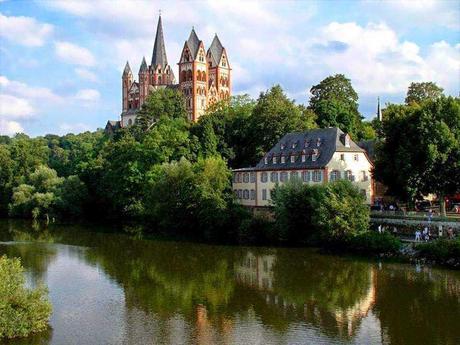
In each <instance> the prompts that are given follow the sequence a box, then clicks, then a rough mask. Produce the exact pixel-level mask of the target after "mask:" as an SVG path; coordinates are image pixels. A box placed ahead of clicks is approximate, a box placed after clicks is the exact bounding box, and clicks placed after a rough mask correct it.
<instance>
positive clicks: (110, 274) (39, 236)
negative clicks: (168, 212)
mask: <svg viewBox="0 0 460 345" xmlns="http://www.w3.org/2000/svg"><path fill="white" fill-rule="evenodd" d="M96 230H100V229H96ZM0 240H1V241H3V242H2V244H0V254H2V253H6V254H7V255H9V256H19V257H21V259H22V260H23V263H24V266H25V267H26V270H27V271H28V272H29V274H30V276H31V279H32V280H34V281H35V282H36V281H38V280H44V281H45V282H46V283H47V284H48V285H49V286H50V295H51V299H52V301H53V304H54V308H55V309H54V310H55V311H54V314H53V318H52V320H51V321H52V322H51V323H52V327H53V330H52V332H48V333H47V334H44V335H42V336H39V337H38V338H37V337H36V339H35V338H34V340H33V342H34V343H43V344H62V343H76V344H82V343H98V344H103V343H110V344H304V343H305V344H307V343H308V344H310V343H315V344H316V343H324V344H334V343H335V344H342V343H351V344H353V343H354V344H422V343H423V344H457V343H459V341H460V330H459V327H457V324H458V322H459V320H460V277H459V274H458V272H453V271H445V270H436V269H430V268H426V267H418V268H417V267H414V266H408V265H399V264H381V265H378V264H375V263H371V262H368V261H362V260H354V259H350V258H348V259H347V258H341V257H335V256H325V255H320V254H317V253H315V252H314V251H312V250H305V249H263V248H235V247H225V246H208V245H200V244H191V243H183V242H182V243H180V242H171V241H169V242H168V241H148V240H142V239H140V236H139V233H138V232H136V233H135V235H134V236H126V235H120V234H110V233H104V232H88V229H85V228H82V227H78V226H67V227H57V226H55V227H51V228H49V229H48V230H45V231H41V230H40V229H35V230H34V229H32V228H31V227H30V225H29V224H27V223H18V222H0ZM29 340H30V341H32V340H31V339H29ZM11 343H12V344H22V343H24V340H23V341H22V342H20V341H13V342H11Z"/></svg>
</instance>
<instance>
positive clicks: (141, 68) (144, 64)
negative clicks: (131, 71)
mask: <svg viewBox="0 0 460 345" xmlns="http://www.w3.org/2000/svg"><path fill="white" fill-rule="evenodd" d="M147 69H148V67H147V61H145V56H144V57H143V58H142V63H141V67H140V68H139V73H141V72H145V71H147Z"/></svg>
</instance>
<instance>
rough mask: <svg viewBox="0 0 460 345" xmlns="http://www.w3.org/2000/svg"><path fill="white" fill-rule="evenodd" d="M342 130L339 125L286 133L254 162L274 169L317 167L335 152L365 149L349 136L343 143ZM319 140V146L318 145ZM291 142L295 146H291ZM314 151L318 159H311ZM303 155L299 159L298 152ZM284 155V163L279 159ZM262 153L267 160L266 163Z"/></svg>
mask: <svg viewBox="0 0 460 345" xmlns="http://www.w3.org/2000/svg"><path fill="white" fill-rule="evenodd" d="M345 135H346V134H345V133H344V132H342V130H340V129H339V128H335V127H330V128H318V129H312V130H310V131H308V132H294V133H288V134H286V135H285V136H284V137H282V138H281V140H280V141H279V142H278V143H277V144H276V145H275V146H273V147H272V149H271V150H270V151H268V153H267V154H266V155H265V156H264V158H262V159H261V160H260V162H259V163H258V164H257V165H256V168H257V169H260V170H273V169H293V168H294V169H318V168H323V167H325V166H326V165H327V164H328V163H329V161H330V160H331V158H332V155H333V154H334V152H337V151H339V152H343V151H348V152H364V150H363V149H362V148H360V147H359V146H358V145H356V143H354V142H353V141H352V140H351V139H350V141H349V143H350V145H349V147H348V146H345ZM318 142H319V146H318ZM293 144H295V145H294V147H293ZM313 153H317V154H318V155H317V159H316V160H315V161H313V160H312V154H313ZM292 154H295V155H296V160H295V162H294V163H291V160H290V156H291V155H292ZM302 154H304V155H306V160H305V162H302V160H301V155H302ZM283 155H284V156H286V159H285V163H280V161H281V159H280V158H279V157H280V156H283ZM273 156H277V157H278V159H277V163H276V164H273ZM265 157H267V158H268V164H265Z"/></svg>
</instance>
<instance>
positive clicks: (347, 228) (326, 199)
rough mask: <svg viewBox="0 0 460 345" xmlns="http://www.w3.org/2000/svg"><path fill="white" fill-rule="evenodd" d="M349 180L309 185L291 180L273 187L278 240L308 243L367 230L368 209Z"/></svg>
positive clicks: (338, 238)
mask: <svg viewBox="0 0 460 345" xmlns="http://www.w3.org/2000/svg"><path fill="white" fill-rule="evenodd" d="M364 201H365V200H364V197H363V196H362V195H361V194H360V193H359V191H358V189H357V188H356V187H354V186H353V185H352V184H351V182H349V181H345V180H341V181H335V182H331V183H328V184H325V185H317V186H309V185H305V184H302V183H301V182H300V181H292V182H289V183H287V184H285V185H283V186H281V187H279V186H278V187H276V188H275V192H274V196H273V204H274V213H275V219H276V223H277V226H278V231H279V234H280V239H281V240H286V241H288V242H291V243H296V244H299V243H308V242H312V241H316V240H318V239H320V240H322V241H330V240H343V239H345V238H347V237H348V236H352V235H356V234H360V233H363V232H365V231H367V229H368V226H369V209H368V207H367V206H366V205H365V203H364Z"/></svg>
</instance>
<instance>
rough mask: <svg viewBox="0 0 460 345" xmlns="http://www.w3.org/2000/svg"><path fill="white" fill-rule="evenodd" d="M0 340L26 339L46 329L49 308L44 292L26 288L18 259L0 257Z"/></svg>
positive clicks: (41, 288) (42, 289) (49, 312)
mask: <svg viewBox="0 0 460 345" xmlns="http://www.w3.org/2000/svg"><path fill="white" fill-rule="evenodd" d="M0 277H1V279H0V339H1V338H14V337H25V336H28V335H29V334H32V333H36V332H40V331H44V330H45V329H47V328H48V320H49V318H50V315H51V304H50V302H49V301H48V297H47V290H46V289H45V288H44V287H38V288H36V289H33V290H30V289H27V288H25V286H24V284H25V276H24V269H23V268H22V266H21V262H20V261H19V259H16V258H15V259H8V258H7V257H6V256H1V257H0Z"/></svg>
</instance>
